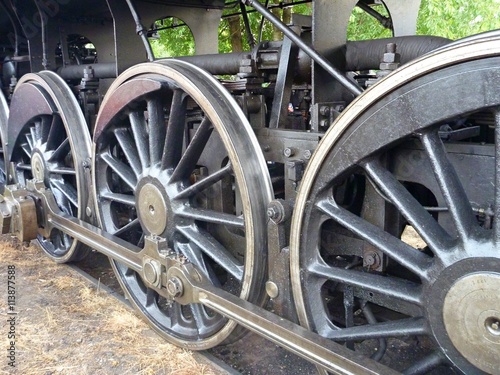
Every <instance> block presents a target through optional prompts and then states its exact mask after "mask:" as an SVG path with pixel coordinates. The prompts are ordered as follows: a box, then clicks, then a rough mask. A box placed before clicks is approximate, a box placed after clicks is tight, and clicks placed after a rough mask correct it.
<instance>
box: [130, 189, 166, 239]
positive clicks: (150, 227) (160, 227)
mask: <svg viewBox="0 0 500 375" xmlns="http://www.w3.org/2000/svg"><path fill="white" fill-rule="evenodd" d="M137 207H138V214H139V217H140V220H141V223H142V224H143V225H144V227H145V229H146V230H147V231H148V232H150V233H151V234H152V235H156V236H158V235H161V234H162V233H163V232H165V230H166V228H167V222H168V220H167V217H168V211H169V209H168V207H167V200H166V198H165V195H164V194H163V193H162V191H161V190H160V189H159V188H158V187H157V186H156V185H155V184H153V183H151V182H148V183H146V184H144V185H143V186H142V187H141V188H140V191H139V194H138V195H137Z"/></svg>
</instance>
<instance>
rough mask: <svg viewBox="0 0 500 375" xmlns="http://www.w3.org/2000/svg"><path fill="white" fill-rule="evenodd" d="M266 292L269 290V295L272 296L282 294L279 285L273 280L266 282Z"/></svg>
mask: <svg viewBox="0 0 500 375" xmlns="http://www.w3.org/2000/svg"><path fill="white" fill-rule="evenodd" d="M266 292H267V295H268V296H269V297H271V298H276V297H278V296H279V294H280V291H279V288H278V285H276V284H275V283H273V282H272V281H268V282H266Z"/></svg>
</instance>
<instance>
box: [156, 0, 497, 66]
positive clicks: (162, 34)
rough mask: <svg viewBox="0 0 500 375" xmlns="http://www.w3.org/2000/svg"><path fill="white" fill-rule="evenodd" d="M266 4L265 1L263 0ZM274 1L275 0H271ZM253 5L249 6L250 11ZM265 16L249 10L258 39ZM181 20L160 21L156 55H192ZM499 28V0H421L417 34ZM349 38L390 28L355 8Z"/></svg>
mask: <svg viewBox="0 0 500 375" xmlns="http://www.w3.org/2000/svg"><path fill="white" fill-rule="evenodd" d="M260 1H261V2H262V3H264V2H265V1H264V0H260ZM270 3H272V1H270ZM234 4H235V5H234V6H233V7H231V8H228V9H225V10H224V13H223V16H226V15H230V14H235V13H238V12H239V4H238V3H237V2H236V3H234ZM250 9H251V8H248V10H249V11H250ZM374 9H376V10H377V11H378V12H379V13H381V14H383V15H385V16H387V15H388V13H387V10H386V9H385V7H384V6H383V5H375V6H374ZM292 11H293V12H294V13H298V14H306V15H310V14H311V6H310V4H301V5H296V6H294V7H293V9H292ZM261 20H262V17H261V16H260V15H259V14H258V13H256V12H253V13H249V21H250V27H251V29H252V33H253V35H254V37H255V39H257V38H258V35H259V30H260V25H261ZM181 24H182V21H180V20H177V19H172V18H170V19H165V20H163V21H160V22H158V23H157V27H159V28H165V30H162V31H159V32H158V36H159V39H156V40H153V41H152V46H153V50H154V51H155V55H156V57H170V56H182V55H192V54H193V53H194V40H193V37H192V34H191V31H190V30H189V28H188V27H187V26H183V27H179V26H178V25H181ZM240 25H241V30H242V34H243V35H242V38H243V48H244V50H249V49H250V47H249V45H248V42H247V38H246V37H245V35H244V34H245V32H244V30H245V28H244V25H243V20H242V19H241V17H240ZM263 25H264V26H263V30H262V35H263V37H262V39H263V40H271V39H272V35H273V28H272V26H271V25H270V24H269V22H264V24H263ZM498 28H500V0H476V1H470V0H422V5H421V9H420V13H419V18H418V22H417V34H420V35H438V36H443V37H447V38H450V39H459V38H462V37H465V36H468V35H472V34H476V33H479V32H482V31H487V30H493V29H498ZM347 35H348V39H349V40H365V39H374V38H385V37H390V36H391V32H390V30H388V29H386V28H384V27H382V26H381V25H380V24H379V23H378V21H377V20H375V19H374V18H373V17H371V16H370V15H368V14H366V13H365V12H364V11H363V10H361V9H359V8H355V9H354V10H353V13H352V15H351V17H350V20H349V26H348V29H347ZM219 52H220V53H227V52H231V36H230V33H229V25H228V22H227V19H226V18H223V19H222V20H221V23H220V26H219Z"/></svg>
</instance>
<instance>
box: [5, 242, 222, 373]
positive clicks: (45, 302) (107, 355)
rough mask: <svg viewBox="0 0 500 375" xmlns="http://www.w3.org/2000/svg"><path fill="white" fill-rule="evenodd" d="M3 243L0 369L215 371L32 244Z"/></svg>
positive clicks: (215, 370) (91, 371)
mask: <svg viewBox="0 0 500 375" xmlns="http://www.w3.org/2000/svg"><path fill="white" fill-rule="evenodd" d="M11 245H12V243H10V244H9V243H8V242H6V240H5V238H3V240H2V239H0V280H1V281H0V282H1V287H0V327H1V328H0V332H1V335H2V337H1V341H0V342H2V346H1V349H2V350H1V351H0V353H1V354H0V374H23V375H35V374H36V375H39V374H40V375H53V374H54V375H56V374H72V375H73V374H75V375H79V374H92V375H101V374H102V375H113V374H120V375H122V374H123V375H125V374H139V375H149V374H176V375H191V374H193V375H201V374H204V375H212V374H217V373H219V372H218V371H217V369H215V368H212V367H210V365H208V364H201V363H199V361H198V362H197V360H196V359H195V358H194V357H193V354H192V353H191V352H188V351H185V350H182V349H179V348H177V347H175V346H173V345H170V344H168V343H166V342H165V341H164V340H162V339H161V338H159V337H158V336H157V335H156V334H155V333H154V332H153V331H152V330H151V329H150V328H148V326H147V324H145V323H144V322H143V321H142V320H141V319H139V318H138V317H137V316H136V315H135V314H134V313H133V312H132V311H131V310H130V309H129V308H128V307H127V306H125V305H123V304H122V303H120V302H118V301H117V300H116V299H115V298H113V297H111V296H109V295H107V294H106V293H105V292H104V291H103V290H98V289H97V288H96V287H95V286H93V285H92V284H91V283H90V282H89V281H88V280H86V279H84V278H83V277H81V276H79V275H77V274H76V273H75V271H74V270H72V269H70V268H69V267H67V266H61V265H56V264H54V263H52V262H51V261H50V260H49V259H47V258H46V257H44V256H43V254H42V252H41V250H38V249H36V248H35V247H34V246H30V247H28V248H26V247H22V246H20V245H14V246H16V247H17V248H14V247H13V246H11ZM9 266H10V267H9ZM12 266H15V270H14V269H13V267H12ZM9 276H15V280H14V279H13V278H12V277H11V278H10V279H9V278H8V277H9ZM9 280H10V281H15V285H14V284H12V282H10V283H9ZM14 288H15V289H14ZM9 293H10V294H9ZM14 293H15V294H14ZM8 296H15V304H14V303H13V302H14V301H13V299H12V298H11V299H9V298H8ZM13 335H15V338H14V336H13ZM9 336H10V338H9ZM13 348H14V350H12V349H13ZM12 354H14V355H12ZM197 358H198V359H199V357H197ZM13 359H14V360H15V363H12V360H13ZM9 363H10V364H14V365H15V367H12V366H11V365H9Z"/></svg>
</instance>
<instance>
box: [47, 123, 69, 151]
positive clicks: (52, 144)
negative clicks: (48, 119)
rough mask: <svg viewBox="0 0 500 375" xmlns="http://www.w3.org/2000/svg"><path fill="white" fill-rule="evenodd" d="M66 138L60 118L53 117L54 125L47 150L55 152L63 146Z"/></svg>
mask: <svg viewBox="0 0 500 375" xmlns="http://www.w3.org/2000/svg"><path fill="white" fill-rule="evenodd" d="M65 137H66V131H65V129H64V125H63V123H62V121H61V118H60V117H59V116H55V115H54V116H52V123H51V124H50V130H49V133H48V135H47V150H55V149H56V147H57V146H59V145H60V144H61V140H62V139H64V138H65Z"/></svg>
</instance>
